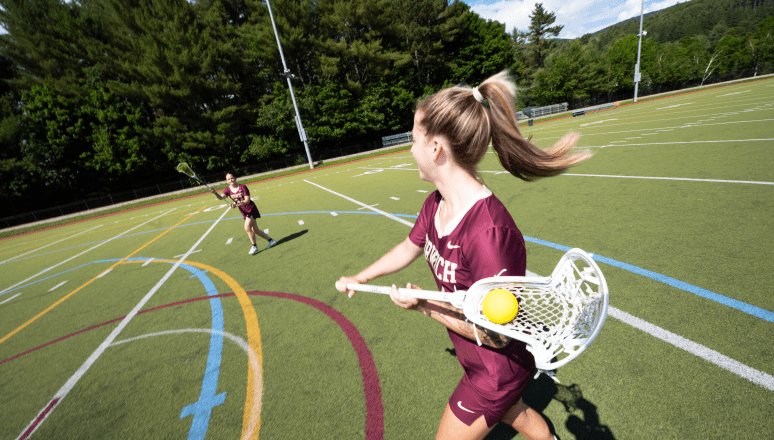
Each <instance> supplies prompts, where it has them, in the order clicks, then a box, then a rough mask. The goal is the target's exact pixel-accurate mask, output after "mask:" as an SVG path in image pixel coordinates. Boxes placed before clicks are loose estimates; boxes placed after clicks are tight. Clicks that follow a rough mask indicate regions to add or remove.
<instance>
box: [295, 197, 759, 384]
mask: <svg viewBox="0 0 774 440" xmlns="http://www.w3.org/2000/svg"><path fill="white" fill-rule="evenodd" d="M308 183H311V182H308ZM312 185H315V184H314V183H312ZM315 186H318V187H320V188H321V189H324V190H325V191H328V192H330V193H333V194H336V195H338V196H339V197H342V198H344V199H346V200H349V201H351V202H354V203H357V204H359V205H363V206H367V205H365V204H364V203H361V202H358V201H357V200H355V199H352V198H350V197H347V196H345V195H342V194H339V193H336V192H334V191H331V190H329V189H327V188H323V187H321V186H319V185H315ZM384 214H385V215H386V216H388V217H390V218H392V219H393V220H396V221H398V222H400V223H403V224H405V225H407V226H409V227H413V226H414V224H413V223H411V222H408V221H405V220H403V219H399V218H397V217H395V216H393V215H390V214H387V213H384ZM530 273H531V272H530ZM608 314H609V315H610V316H612V317H614V318H616V319H618V320H620V321H621V322H624V323H626V324H629V325H631V326H632V327H635V328H637V329H640V330H643V331H645V332H647V333H648V334H650V335H652V336H655V337H657V338H659V339H661V340H663V341H665V342H667V343H669V344H671V345H673V346H675V347H677V348H680V349H682V350H685V351H687V352H689V353H691V354H693V355H696V356H698V357H700V358H702V359H704V360H706V361H708V362H710V363H712V364H715V365H717V366H718V367H720V368H723V369H725V370H728V371H730V372H732V373H734V374H736V375H738V376H739V377H742V378H744V379H747V380H749V381H751V382H753V383H755V384H758V385H760V386H762V387H764V388H767V389H769V390H771V391H774V377H772V376H771V375H769V374H766V373H764V372H762V371H758V370H756V369H754V368H752V367H748V366H747V365H744V364H742V363H741V362H738V361H735V360H733V359H731V358H729V357H727V356H724V355H722V354H720V353H718V352H716V351H714V350H711V349H709V348H707V347H705V346H703V345H701V344H697V343H695V342H692V341H689V340H687V339H685V338H683V337H682V336H679V335H676V334H674V333H671V332H668V331H666V330H664V329H662V328H660V327H657V326H655V325H653V324H650V323H649V322H647V321H644V320H642V319H640V318H637V317H635V316H632V315H629V314H628V313H625V312H623V311H620V310H618V309H616V308H615V307H612V306H610V307H608Z"/></svg>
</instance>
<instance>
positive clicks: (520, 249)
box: [409, 188, 535, 422]
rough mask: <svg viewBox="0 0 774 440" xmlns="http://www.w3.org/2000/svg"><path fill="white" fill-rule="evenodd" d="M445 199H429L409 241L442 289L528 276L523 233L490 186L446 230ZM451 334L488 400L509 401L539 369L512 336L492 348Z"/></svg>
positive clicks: (465, 366) (472, 379) (474, 381)
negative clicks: (443, 223) (440, 209)
mask: <svg viewBox="0 0 774 440" xmlns="http://www.w3.org/2000/svg"><path fill="white" fill-rule="evenodd" d="M441 200H442V197H441V194H440V193H439V192H438V191H434V192H433V193H432V194H430V195H429V196H428V197H427V199H426V200H425V203H424V205H423V206H422V211H421V212H420V213H419V218H418V219H417V222H416V223H415V224H414V228H413V229H412V230H411V233H410V234H409V239H410V240H411V242H412V243H414V244H415V245H417V246H419V247H421V248H423V249H424V252H425V258H426V259H427V263H428V264H429V266H430V270H431V271H432V272H433V275H434V276H435V282H436V284H437V285H438V289H439V290H442V291H455V290H467V289H468V288H469V287H470V286H472V285H473V283H475V282H476V281H478V280H480V279H482V278H488V277H493V276H498V275H500V276H524V274H525V271H526V265H527V254H526V249H525V247H524V237H523V236H522V235H521V232H520V231H519V229H518V228H517V227H516V223H514V221H513V218H512V217H511V215H510V213H508V210H507V209H506V208H505V206H504V205H503V204H502V202H500V200H499V199H497V197H495V196H494V195H493V194H492V192H491V191H490V190H489V189H487V188H484V189H483V190H482V191H481V192H480V193H479V194H478V195H477V196H476V197H475V198H474V200H472V201H471V202H470V204H469V205H468V206H467V207H466V209H464V210H463V211H462V212H460V213H459V214H458V215H457V216H456V217H455V218H454V219H453V220H452V221H451V222H449V224H448V225H446V227H445V229H444V230H443V231H441V229H440V221H439V214H438V207H439V204H440V202H441ZM448 332H449V337H450V338H451V340H452V343H453V344H454V348H455V350H456V353H457V359H458V360H459V362H460V364H462V367H463V369H464V370H465V376H466V377H465V378H464V379H465V380H468V381H469V382H470V383H471V384H472V385H473V386H474V388H475V390H476V391H477V392H478V393H479V394H481V396H482V397H484V398H486V399H488V400H491V401H500V400H502V399H507V398H508V397H509V395H511V394H512V391H514V390H515V389H517V388H519V387H520V384H523V383H524V381H525V380H526V381H529V378H530V377H531V375H532V374H533V372H534V370H535V360H534V358H533V357H532V355H531V354H530V353H529V352H527V351H526V350H525V349H524V348H525V346H524V343H522V342H519V341H515V340H514V341H512V342H511V343H510V344H508V346H506V347H504V348H501V349H494V348H491V347H487V346H479V345H478V344H477V343H476V341H475V340H470V339H467V338H465V337H463V336H460V335H458V334H457V333H454V332H453V331H451V330H449V331H448ZM513 403H514V404H515V403H516V402H515V401H514V402H513ZM505 409H506V410H507V407H506V408H505ZM487 422H489V421H487Z"/></svg>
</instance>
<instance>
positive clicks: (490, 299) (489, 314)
mask: <svg viewBox="0 0 774 440" xmlns="http://www.w3.org/2000/svg"><path fill="white" fill-rule="evenodd" d="M481 309H482V310H483V312H484V316H486V319H488V320H490V321H492V322H494V323H495V324H505V323H506V322H511V321H513V318H515V317H516V314H517V313H519V301H518V300H517V299H516V297H515V296H513V294H512V293H511V292H509V291H507V290H505V289H494V290H490V291H489V293H487V294H486V296H485V297H484V302H483V303H481Z"/></svg>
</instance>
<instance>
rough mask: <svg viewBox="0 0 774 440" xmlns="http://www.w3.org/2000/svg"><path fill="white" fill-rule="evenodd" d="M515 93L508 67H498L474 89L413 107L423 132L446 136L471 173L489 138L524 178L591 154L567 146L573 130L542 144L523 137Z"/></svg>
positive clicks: (545, 173) (559, 170)
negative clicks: (499, 69)
mask: <svg viewBox="0 0 774 440" xmlns="http://www.w3.org/2000/svg"><path fill="white" fill-rule="evenodd" d="M515 93H516V86H515V84H514V83H513V82H512V81H511V80H510V78H509V77H508V74H507V72H500V73H498V74H497V75H494V76H492V77H490V78H489V79H487V80H486V81H484V82H483V83H481V84H480V85H479V86H478V87H476V88H474V89H470V88H466V87H451V88H448V89H444V90H441V91H439V92H437V93H435V94H434V95H432V96H430V97H429V98H427V99H425V100H424V101H422V102H420V104H419V105H418V107H417V111H421V112H422V113H423V115H422V120H421V124H422V126H423V127H424V128H426V129H427V134H428V135H441V136H445V137H446V139H448V141H449V144H450V146H451V148H452V154H453V155H454V159H455V160H456V161H457V163H458V164H459V165H460V166H462V167H463V168H465V169H466V170H468V172H469V173H471V175H474V176H475V175H476V166H477V165H478V163H479V162H480V161H481V159H483V157H484V154H486V149H487V146H488V145H489V141H490V140H491V142H492V146H493V147H494V149H495V151H496V152H497V157H498V158H499V160H500V163H501V164H502V166H503V168H505V169H506V171H508V172H509V173H511V174H512V175H513V176H515V177H518V178H519V179H522V180H526V181H531V180H535V179H537V178H540V177H549V176H555V175H557V174H561V173H563V172H564V171H566V170H567V169H568V168H570V167H571V166H573V165H575V164H577V163H578V162H581V161H583V160H585V159H588V158H589V157H591V153H589V152H573V151H572V148H573V146H574V145H575V143H576V142H577V141H578V138H579V135H578V134H577V133H570V134H568V135H566V136H564V137H563V138H562V139H560V140H559V142H557V143H556V144H554V145H553V146H551V147H550V148H547V149H545V150H542V149H540V148H538V147H537V146H535V145H534V144H533V143H532V142H531V141H530V140H529V139H524V137H522V135H521V132H520V131H519V127H518V125H517V122H516V105H515V103H514V95H515ZM482 101H483V102H482ZM487 107H488V108H487Z"/></svg>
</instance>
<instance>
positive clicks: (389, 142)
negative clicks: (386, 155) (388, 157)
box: [382, 131, 414, 147]
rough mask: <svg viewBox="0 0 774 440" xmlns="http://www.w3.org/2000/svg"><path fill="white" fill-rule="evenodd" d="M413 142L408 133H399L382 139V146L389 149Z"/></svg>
mask: <svg viewBox="0 0 774 440" xmlns="http://www.w3.org/2000/svg"><path fill="white" fill-rule="evenodd" d="M413 141H414V138H413V136H412V135H411V132H410V131H409V132H408V133H399V134H394V135H392V136H384V137H382V146H383V147H391V146H393V145H401V144H410V143H411V142H413Z"/></svg>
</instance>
